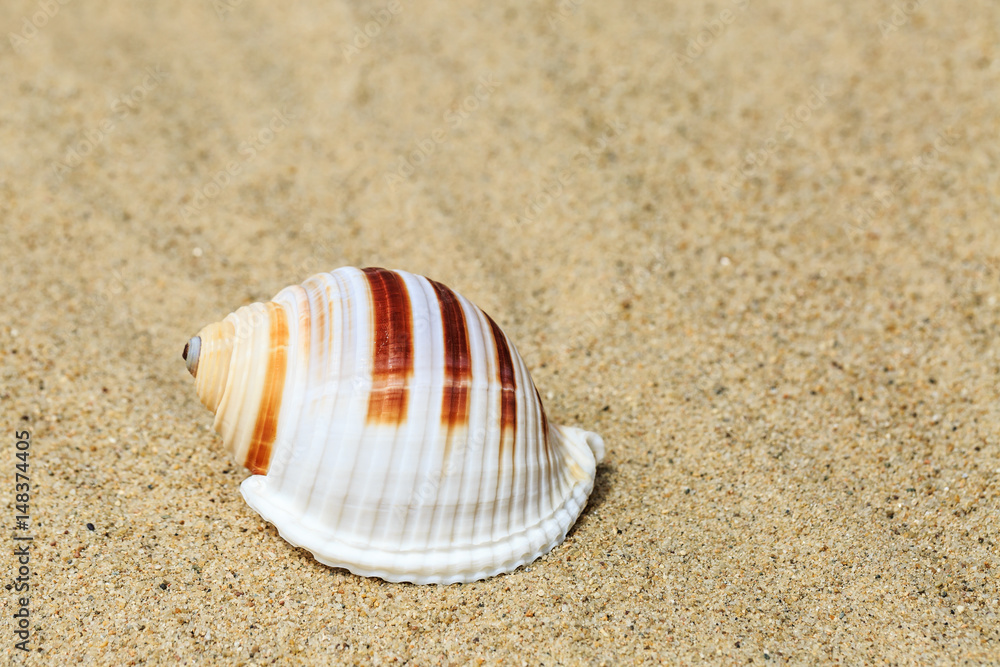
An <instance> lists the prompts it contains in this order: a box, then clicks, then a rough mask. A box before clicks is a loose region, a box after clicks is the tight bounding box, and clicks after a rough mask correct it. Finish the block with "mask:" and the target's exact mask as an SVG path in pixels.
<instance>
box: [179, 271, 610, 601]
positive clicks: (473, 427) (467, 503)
mask: <svg viewBox="0 0 1000 667" xmlns="http://www.w3.org/2000/svg"><path fill="white" fill-rule="evenodd" d="M222 325H224V329H222V331H223V333H222V334H220V335H222V336H223V337H224V336H225V335H227V332H229V331H230V330H233V331H235V335H234V336H233V337H232V338H233V343H232V352H231V358H230V360H228V361H227V362H226V365H227V367H226V368H225V369H224V370H223V371H220V372H221V373H223V374H224V376H225V377H226V380H225V382H224V385H225V389H223V390H222V391H221V399H219V398H218V396H219V394H220V391H219V386H220V385H221V384H223V383H222V380H219V379H211V378H209V379H206V380H204V382H203V380H202V378H201V377H200V375H201V374H202V373H205V374H206V375H208V374H209V373H210V371H209V370H207V369H205V365H206V363H207V362H208V361H209V356H204V357H203V358H202V360H201V361H200V362H199V364H198V366H199V368H198V374H199V375H198V376H196V377H197V379H198V383H199V394H200V395H202V400H203V402H205V403H206V405H208V406H209V407H210V408H212V407H213V406H212V405H211V404H210V403H212V402H215V403H217V406H218V411H217V415H216V428H217V430H219V432H220V433H221V434H222V435H223V439H224V440H225V441H226V443H227V445H228V446H229V447H230V449H231V450H232V451H233V454H234V455H235V456H236V458H237V459H238V460H240V461H241V462H243V463H244V464H245V465H246V466H247V467H248V468H250V469H251V470H252V471H253V472H255V473H257V474H255V475H254V476H252V477H250V478H248V479H247V480H245V481H244V482H243V485H242V487H241V490H242V493H243V496H244V498H245V499H246V501H247V502H248V503H249V504H250V506H251V507H253V508H254V509H255V510H256V511H257V512H258V513H260V514H261V516H263V517H264V518H265V519H266V520H268V521H270V522H272V523H274V524H275V526H277V528H278V530H279V532H280V533H281V535H282V536H283V537H284V538H285V539H287V540H288V541H289V542H291V543H292V544H295V545H297V546H301V547H304V548H306V549H309V550H310V551H311V552H312V553H313V554H314V555H315V557H316V558H317V559H318V560H319V561H321V562H323V563H326V564H328V565H332V566H337V567H344V568H347V569H349V570H351V571H352V572H355V573H357V574H362V575H369V576H378V577H381V578H383V579H386V580H390V581H410V582H415V583H451V582H456V581H473V580H476V579H481V578H484V577H487V576H491V575H493V574H498V573H500V572H507V571H511V570H513V569H515V568H517V567H518V566H520V565H522V564H525V563H527V562H530V561H532V560H534V559H535V558H537V557H538V556H540V555H542V554H544V553H546V552H547V551H549V550H550V549H552V548H553V547H554V546H555V545H557V544H559V543H560V542H561V541H562V540H563V539H564V538H565V536H566V533H567V531H568V530H569V528H570V527H571V526H572V524H573V523H574V521H575V520H576V518H577V517H578V515H579V514H580V512H581V511H582V509H583V507H584V505H585V503H586V500H587V496H588V495H589V493H590V491H591V489H592V487H593V480H594V475H595V470H596V464H597V462H598V461H599V460H600V458H601V456H602V454H603V442H602V441H601V439H600V437H599V436H597V435H596V434H593V433H588V432H586V431H582V430H580V429H576V428H570V427H559V426H555V425H551V424H549V423H548V420H547V419H546V416H545V413H544V410H543V408H542V404H541V400H540V397H539V394H538V391H537V390H536V389H535V386H534V384H533V382H532V380H531V377H530V376H529V374H528V371H527V368H526V367H525V365H524V362H523V361H522V359H521V357H520V355H519V354H518V353H517V350H516V349H515V348H514V346H513V344H512V343H511V342H510V341H509V340H508V339H507V337H506V336H505V335H504V333H503V332H502V331H501V330H500V328H499V327H498V326H497V325H496V324H495V323H494V322H493V320H492V319H491V318H490V317H489V316H488V315H486V314H485V313H484V312H483V311H481V310H480V309H479V308H477V307H476V306H475V305H473V304H472V303H470V302H469V301H468V300H466V299H465V298H464V297H462V296H460V295H459V294H457V293H455V292H453V291H452V290H450V289H449V288H447V287H445V286H443V285H441V284H439V283H436V282H434V281H432V280H429V279H427V278H424V277H422V276H417V275H414V274H410V273H406V272H403V271H388V270H385V269H355V268H342V269H338V270H336V271H333V272H332V273H323V274H319V275H316V276H313V277H312V278H310V279H308V280H307V281H306V282H305V283H303V284H302V285H297V286H293V287H289V288H286V289H284V290H282V291H281V292H280V293H279V294H278V295H277V296H276V297H275V298H274V300H273V301H272V302H271V303H268V304H254V305H253V306H248V307H245V308H241V309H240V310H238V311H236V312H235V313H233V314H232V315H230V316H229V317H228V318H226V320H225V321H224V322H223V323H222ZM212 326H216V327H218V326H220V325H212ZM210 329H211V327H206V329H205V330H203V333H202V341H201V343H200V344H201V348H202V350H203V354H205V355H208V352H205V350H208V349H225V345H224V344H216V343H212V341H211V340H210V339H211V338H212V334H211V332H209V330H210ZM206 332H209V333H208V334H206ZM206 338H207V339H209V340H206ZM227 340H228V339H227ZM219 355H220V356H224V353H221V352H220V353H219ZM192 372H194V371H192ZM202 384H205V385H206V387H207V389H206V390H205V393H204V394H203V393H202V389H201V386H202ZM206 396H208V398H206Z"/></svg>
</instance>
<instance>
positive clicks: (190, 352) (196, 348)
mask: <svg viewBox="0 0 1000 667" xmlns="http://www.w3.org/2000/svg"><path fill="white" fill-rule="evenodd" d="M200 356H201V336H195V337H194V338H192V339H191V340H189V341H188V342H187V344H186V345H185V346H184V351H183V352H181V357H182V358H183V359H184V362H185V363H186V364H187V369H188V372H189V373H191V375H192V377H198V359H199V357H200Z"/></svg>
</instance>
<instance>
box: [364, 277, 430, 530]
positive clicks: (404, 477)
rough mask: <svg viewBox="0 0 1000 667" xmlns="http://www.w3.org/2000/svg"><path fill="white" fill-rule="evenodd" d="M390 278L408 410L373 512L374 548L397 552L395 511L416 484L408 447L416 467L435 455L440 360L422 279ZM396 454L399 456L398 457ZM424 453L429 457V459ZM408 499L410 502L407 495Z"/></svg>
mask: <svg viewBox="0 0 1000 667" xmlns="http://www.w3.org/2000/svg"><path fill="white" fill-rule="evenodd" d="M395 274H396V275H397V276H398V277H399V280H400V281H401V283H402V285H403V291H404V292H405V293H406V295H407V303H408V318H409V322H408V323H407V331H409V332H410V334H409V335H410V337H411V339H410V346H411V348H412V350H411V357H412V359H413V362H412V364H411V367H410V375H409V379H408V381H407V388H406V391H407V395H408V400H409V403H410V409H409V417H408V418H407V419H406V420H405V421H404V422H402V423H400V424H399V426H398V428H397V430H396V431H395V433H394V436H393V440H392V444H391V450H390V452H389V455H388V457H387V459H385V461H384V462H383V465H384V473H383V477H382V482H381V487H380V488H381V489H382V491H381V492H380V493H378V494H377V499H378V500H377V503H376V507H375V517H376V519H377V521H378V523H379V532H380V535H379V539H378V540H375V542H374V543H375V544H387V545H392V546H394V547H396V548H397V549H400V548H401V547H402V545H403V544H405V538H404V535H405V532H406V528H407V525H406V524H405V522H404V523H403V524H402V525H398V521H397V518H396V516H395V515H396V510H395V508H396V506H397V505H398V504H400V503H402V504H406V503H407V502H408V494H411V493H412V490H413V486H414V484H415V483H416V481H417V480H419V479H421V477H420V476H419V474H418V473H416V468H412V467H408V465H407V464H406V463H405V462H408V461H410V460H412V459H411V456H412V455H413V451H411V450H413V449H415V448H414V447H412V444H413V443H414V442H419V443H420V447H419V453H417V456H416V460H417V461H423V460H426V459H428V458H429V459H430V460H433V459H434V457H433V455H434V454H436V452H434V451H433V450H434V447H435V444H436V442H437V439H438V438H437V433H436V432H435V430H434V428H435V424H436V420H435V419H434V418H433V415H436V414H437V413H436V412H435V411H434V410H433V407H432V406H433V405H434V404H435V400H434V393H435V382H434V374H435V372H436V370H435V369H436V366H437V365H439V364H437V365H436V364H435V360H437V361H438V362H440V359H439V358H437V356H436V352H435V350H434V340H435V337H434V336H433V334H432V331H433V324H432V321H431V319H430V315H431V312H430V308H429V304H428V302H427V298H426V290H425V288H424V285H423V284H422V281H423V280H424V279H423V278H421V277H419V276H416V275H414V274H411V273H407V272H405V271H397V272H395ZM438 402H440V397H438ZM400 449H401V450H402V451H399V450H400ZM428 449H429V450H430V452H429V453H430V454H431V455H432V456H430V457H428V451H427V450H428ZM390 482H391V483H390ZM409 497H410V498H412V495H409ZM418 516H419V515H418ZM374 534H375V533H374V532H373V535H374Z"/></svg>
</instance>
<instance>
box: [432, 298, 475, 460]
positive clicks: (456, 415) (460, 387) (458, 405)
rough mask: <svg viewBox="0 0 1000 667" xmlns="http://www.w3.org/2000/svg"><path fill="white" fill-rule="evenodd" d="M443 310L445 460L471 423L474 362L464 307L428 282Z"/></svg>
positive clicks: (442, 398) (442, 420)
mask: <svg viewBox="0 0 1000 667" xmlns="http://www.w3.org/2000/svg"><path fill="white" fill-rule="evenodd" d="M428 282H430V284H431V287H433V288H434V293H435V294H436V295H437V301H438V306H439V307H440V308H441V327H442V331H443V334H444V388H443V391H442V396H441V423H442V424H443V425H444V426H445V428H446V430H447V435H446V439H445V446H444V459H445V461H446V462H447V461H448V455H449V454H450V452H451V443H452V438H453V432H454V431H455V429H456V428H458V427H460V426H464V425H465V424H467V423H468V422H469V387H470V386H471V385H472V358H471V353H470V351H469V329H468V326H467V325H466V322H465V311H464V310H463V309H462V303H461V302H460V301H459V300H458V296H456V295H455V293H454V292H452V291H451V290H450V289H449V288H447V287H445V286H444V285H442V284H441V283H438V282H434V281H433V280H428Z"/></svg>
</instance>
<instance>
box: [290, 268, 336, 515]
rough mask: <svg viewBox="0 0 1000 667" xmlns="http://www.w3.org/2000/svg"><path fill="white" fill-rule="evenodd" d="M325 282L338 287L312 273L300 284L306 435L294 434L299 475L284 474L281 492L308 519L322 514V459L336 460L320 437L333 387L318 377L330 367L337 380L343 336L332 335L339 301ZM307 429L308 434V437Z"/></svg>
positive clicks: (332, 404) (330, 412) (331, 407)
mask: <svg viewBox="0 0 1000 667" xmlns="http://www.w3.org/2000/svg"><path fill="white" fill-rule="evenodd" d="M331 283H332V285H333V286H337V287H339V282H338V281H337V279H336V278H335V277H333V276H332V275H331V274H329V273H322V274H317V275H315V276H312V277H310V278H309V279H308V280H307V281H306V282H305V283H303V286H304V287H305V290H306V295H307V299H308V308H309V319H310V322H311V326H312V332H311V339H310V341H309V358H310V367H309V371H308V378H309V379H308V387H307V393H306V394H305V397H304V399H303V407H302V413H303V414H304V415H305V418H304V419H303V421H302V422H301V427H302V430H305V431H306V432H300V433H299V437H298V438H297V439H296V442H298V443H299V445H298V446H297V447H296V448H295V451H294V452H292V454H291V456H292V457H294V458H296V459H298V461H299V462H300V463H301V464H302V467H304V468H305V470H303V471H302V472H301V473H300V474H299V475H289V476H288V477H287V478H286V485H285V487H286V488H285V492H286V493H288V494H289V495H292V496H293V497H295V498H296V502H295V505H296V506H297V507H300V508H301V510H300V511H301V512H302V514H303V516H312V515H313V513H316V512H318V513H320V514H322V512H323V503H324V501H325V500H326V489H325V487H324V484H325V482H326V479H325V478H324V476H323V475H322V471H323V470H325V469H326V467H325V466H324V465H323V464H324V462H325V461H326V460H327V459H328V457H329V458H336V456H337V450H336V448H330V447H324V446H323V445H324V442H325V441H326V440H327V438H328V436H326V435H324V433H325V432H327V431H328V430H329V426H328V424H330V423H331V422H332V420H333V415H334V414H335V412H336V407H337V400H338V398H340V391H339V384H338V383H337V382H336V381H330V380H329V379H324V373H325V372H326V371H327V369H330V368H333V369H334V370H335V372H336V375H334V377H335V378H339V377H340V375H341V373H340V372H339V371H340V370H341V369H342V368H343V359H339V363H337V365H336V366H334V359H336V358H337V354H336V352H337V351H338V346H340V347H339V351H340V352H341V354H342V353H343V347H342V346H343V341H342V338H343V336H335V335H333V332H334V330H335V329H336V322H337V320H336V316H335V314H334V311H335V310H336V309H338V308H339V307H340V305H339V304H340V299H331V298H330V295H329V290H330V287H331ZM310 426H311V427H313V429H312V431H311V432H308V429H309V427H310ZM331 449H332V450H333V451H331Z"/></svg>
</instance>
